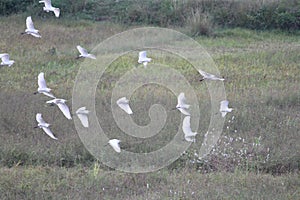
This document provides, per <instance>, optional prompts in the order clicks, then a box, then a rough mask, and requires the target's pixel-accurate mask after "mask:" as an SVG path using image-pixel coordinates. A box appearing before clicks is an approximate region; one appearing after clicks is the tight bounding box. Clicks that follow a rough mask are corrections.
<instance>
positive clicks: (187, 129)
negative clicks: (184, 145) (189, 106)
mask: <svg viewBox="0 0 300 200" xmlns="http://www.w3.org/2000/svg"><path fill="white" fill-rule="evenodd" d="M182 131H183V133H184V139H185V140H186V141H188V142H195V141H196V139H195V136H196V135H197V134H198V133H197V132H192V130H191V117H190V116H186V117H185V118H184V119H183V122H182Z"/></svg>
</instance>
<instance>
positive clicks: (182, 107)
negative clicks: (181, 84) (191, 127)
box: [176, 92, 190, 115]
mask: <svg viewBox="0 0 300 200" xmlns="http://www.w3.org/2000/svg"><path fill="white" fill-rule="evenodd" d="M177 101H178V103H177V106H176V108H177V109H178V110H179V111H180V112H181V113H182V114H184V115H190V113H189V112H188V109H189V107H190V105H188V104H186V98H185V96H184V93H183V92H181V93H180V94H179V95H178V97H177Z"/></svg>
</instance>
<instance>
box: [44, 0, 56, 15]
mask: <svg viewBox="0 0 300 200" xmlns="http://www.w3.org/2000/svg"><path fill="white" fill-rule="evenodd" d="M39 3H44V7H43V10H44V11H46V12H49V11H52V12H54V15H55V17H59V14H60V10H59V8H55V7H53V6H52V4H51V0H42V1H39Z"/></svg>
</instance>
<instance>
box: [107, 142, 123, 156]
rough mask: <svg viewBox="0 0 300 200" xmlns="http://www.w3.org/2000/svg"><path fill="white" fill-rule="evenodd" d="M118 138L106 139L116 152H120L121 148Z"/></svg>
mask: <svg viewBox="0 0 300 200" xmlns="http://www.w3.org/2000/svg"><path fill="white" fill-rule="evenodd" d="M119 143H120V140H118V139H111V140H109V141H108V144H109V145H110V146H111V147H112V148H113V149H114V150H115V151H116V152H117V153H120V152H121V148H120V144H119Z"/></svg>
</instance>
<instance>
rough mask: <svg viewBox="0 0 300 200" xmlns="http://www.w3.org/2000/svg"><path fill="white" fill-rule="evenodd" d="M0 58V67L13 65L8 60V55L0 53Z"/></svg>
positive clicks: (12, 62)
mask: <svg viewBox="0 0 300 200" xmlns="http://www.w3.org/2000/svg"><path fill="white" fill-rule="evenodd" d="M0 58H1V60H2V62H1V63H0V65H8V66H9V67H10V66H12V65H13V64H14V62H15V61H14V60H9V55H8V53H1V54H0Z"/></svg>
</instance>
